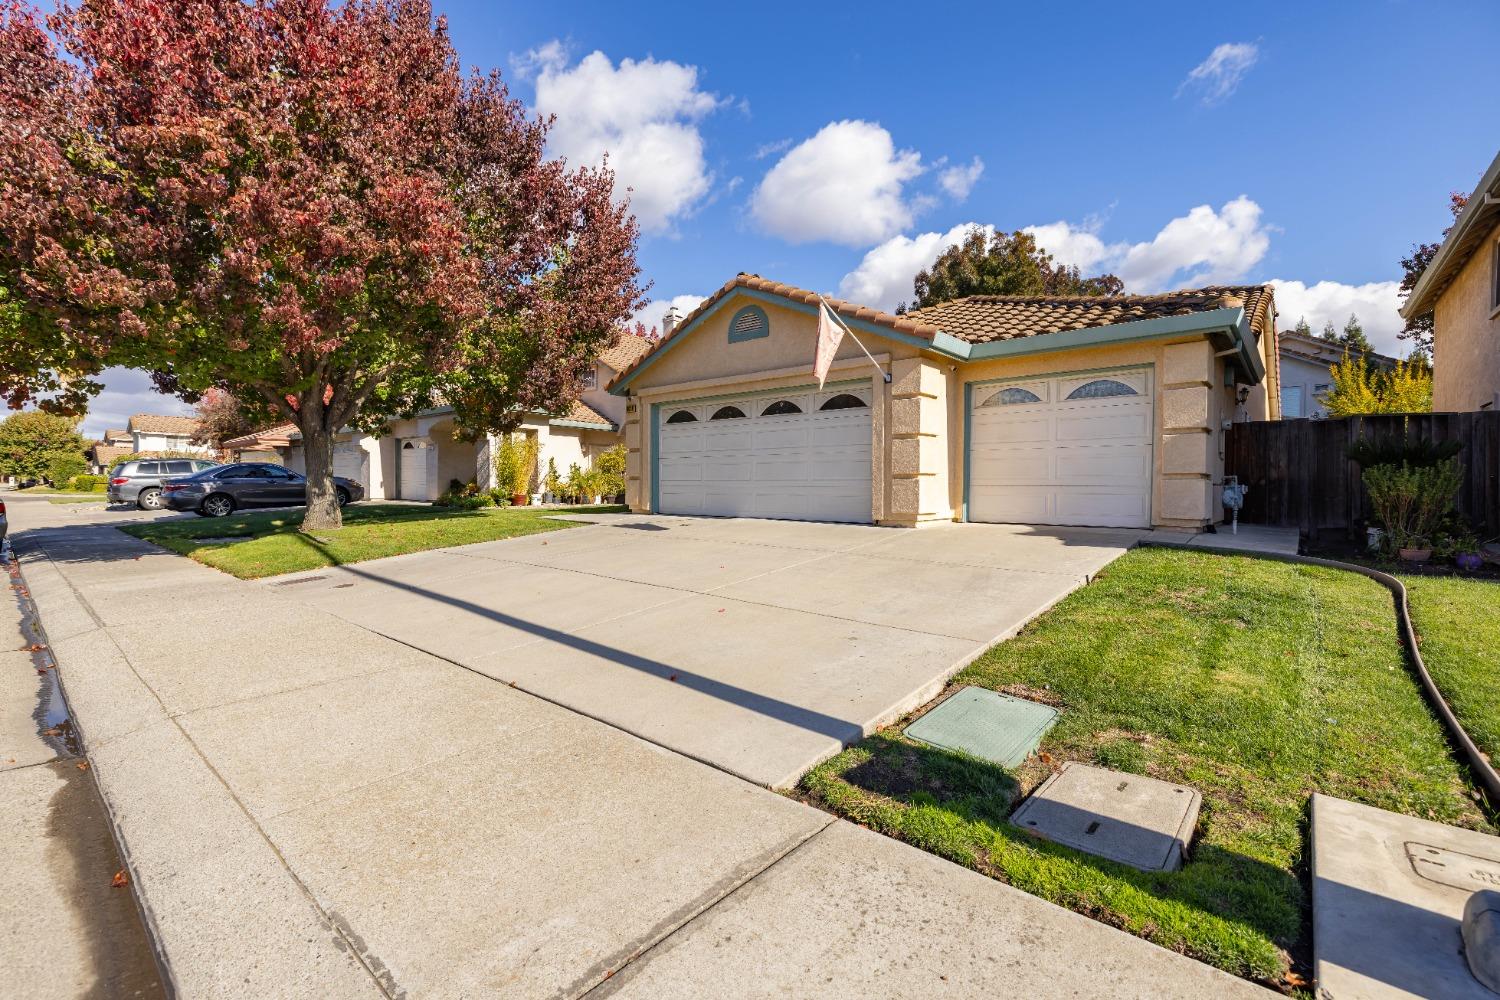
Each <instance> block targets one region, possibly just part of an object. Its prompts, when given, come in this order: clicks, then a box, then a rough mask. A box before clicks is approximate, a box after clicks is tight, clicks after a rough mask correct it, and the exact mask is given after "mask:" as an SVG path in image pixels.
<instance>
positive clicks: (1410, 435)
mask: <svg viewBox="0 0 1500 1000" xmlns="http://www.w3.org/2000/svg"><path fill="white" fill-rule="evenodd" d="M1361 437H1364V438H1368V439H1369V440H1371V441H1375V442H1384V441H1420V440H1426V441H1435V442H1436V441H1458V442H1459V443H1460V446H1461V447H1460V450H1459V460H1460V461H1461V462H1462V463H1463V466H1464V482H1463V486H1462V487H1461V488H1460V489H1459V492H1458V497H1457V506H1458V510H1459V512H1460V513H1461V514H1462V515H1463V516H1464V517H1465V518H1466V519H1467V520H1468V521H1469V522H1470V523H1471V524H1473V526H1474V528H1475V530H1477V531H1478V532H1479V533H1480V535H1481V536H1482V537H1484V538H1492V537H1496V536H1500V412H1491V411H1481V412H1478V413H1413V414H1377V415H1370V416H1360V417H1343V418H1335V419H1329V420H1281V421H1263V422H1259V423H1245V424H1235V425H1234V427H1233V428H1231V429H1230V431H1229V433H1228V436H1227V440H1226V441H1225V448H1224V471H1225V473H1226V474H1228V475H1235V476H1239V479H1240V482H1242V483H1244V484H1245V485H1247V486H1249V487H1250V491H1249V493H1248V494H1247V495H1246V496H1245V506H1244V509H1243V510H1241V511H1240V520H1241V521H1244V522H1245V523H1247V524H1269V525H1277V526H1281V527H1295V528H1297V529H1298V530H1300V531H1301V532H1302V534H1304V535H1306V536H1307V537H1309V538H1312V539H1317V538H1318V537H1319V536H1322V535H1325V534H1335V533H1339V534H1343V535H1345V536H1352V535H1353V534H1354V533H1355V532H1357V531H1359V530H1362V528H1363V526H1364V525H1365V523H1366V522H1368V521H1369V518H1370V498H1369V496H1368V495H1367V494H1366V492H1365V489H1364V484H1363V483H1362V482H1361V481H1360V476H1359V471H1360V470H1359V466H1357V465H1355V464H1354V463H1353V462H1351V461H1350V460H1349V458H1348V455H1347V450H1348V448H1349V446H1350V445H1351V444H1353V443H1354V442H1355V441H1358V440H1359V439H1360V438H1361Z"/></svg>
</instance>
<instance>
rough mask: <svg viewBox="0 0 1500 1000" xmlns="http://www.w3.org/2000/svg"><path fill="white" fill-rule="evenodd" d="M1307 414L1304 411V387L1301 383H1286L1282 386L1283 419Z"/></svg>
mask: <svg viewBox="0 0 1500 1000" xmlns="http://www.w3.org/2000/svg"><path fill="white" fill-rule="evenodd" d="M1302 416H1306V414H1304V413H1303V412H1302V387H1301V386H1300V385H1284V386H1282V387H1281V419H1283V420H1292V419H1294V418H1296V417H1302Z"/></svg>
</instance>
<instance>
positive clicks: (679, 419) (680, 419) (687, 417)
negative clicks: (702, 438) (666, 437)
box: [667, 410, 698, 424]
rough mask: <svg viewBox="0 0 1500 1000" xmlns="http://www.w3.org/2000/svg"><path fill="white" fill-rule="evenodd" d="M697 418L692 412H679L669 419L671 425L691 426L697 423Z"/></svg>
mask: <svg viewBox="0 0 1500 1000" xmlns="http://www.w3.org/2000/svg"><path fill="white" fill-rule="evenodd" d="M697 420H698V418H697V417H695V416H693V411H692V410H678V411H677V412H676V413H674V414H672V415H671V416H670V417H668V418H667V423H669V424H691V423H696V422H697Z"/></svg>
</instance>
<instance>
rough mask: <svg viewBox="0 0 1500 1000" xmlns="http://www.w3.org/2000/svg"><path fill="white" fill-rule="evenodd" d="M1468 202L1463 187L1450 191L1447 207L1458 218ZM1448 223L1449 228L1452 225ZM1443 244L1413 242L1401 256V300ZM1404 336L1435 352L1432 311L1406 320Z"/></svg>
mask: <svg viewBox="0 0 1500 1000" xmlns="http://www.w3.org/2000/svg"><path fill="white" fill-rule="evenodd" d="M1468 203H1469V196H1468V195H1466V194H1464V193H1463V192H1462V191H1450V192H1449V193H1448V211H1449V213H1450V214H1451V215H1452V216H1453V221H1454V222H1457V221H1458V217H1459V215H1461V214H1462V213H1463V210H1464V206H1465V205H1467V204H1468ZM1452 228H1453V227H1452V226H1449V227H1448V229H1452ZM1448 229H1444V230H1443V239H1447V237H1448ZM1442 247H1443V240H1438V241H1437V242H1436V243H1414V244H1412V248H1411V256H1409V257H1403V258H1401V301H1403V302H1405V301H1406V297H1407V296H1408V295H1410V294H1411V293H1412V289H1414V288H1416V287H1417V282H1418V281H1420V280H1421V278H1422V272H1423V271H1425V270H1427V265H1428V264H1431V263H1432V259H1433V258H1434V257H1436V256H1437V252H1438V251H1439V250H1441V249H1442ZM1396 336H1398V337H1400V338H1401V339H1402V340H1410V341H1411V342H1412V347H1413V348H1414V349H1415V350H1417V351H1420V352H1421V353H1423V354H1425V355H1427V356H1429V357H1430V356H1431V355H1432V313H1431V312H1425V313H1423V314H1422V315H1420V316H1413V317H1412V318H1411V319H1409V320H1407V321H1406V326H1405V327H1403V328H1402V330H1401V332H1400V333H1398V334H1396Z"/></svg>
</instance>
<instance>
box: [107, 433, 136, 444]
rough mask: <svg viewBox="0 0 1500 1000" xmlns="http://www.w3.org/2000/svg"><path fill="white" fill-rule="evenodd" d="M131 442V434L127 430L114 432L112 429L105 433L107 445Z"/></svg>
mask: <svg viewBox="0 0 1500 1000" xmlns="http://www.w3.org/2000/svg"><path fill="white" fill-rule="evenodd" d="M129 440H130V432H129V431H127V430H113V429H111V430H107V431H105V432H104V441H105V443H106V444H108V443H112V442H115V441H129Z"/></svg>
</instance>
